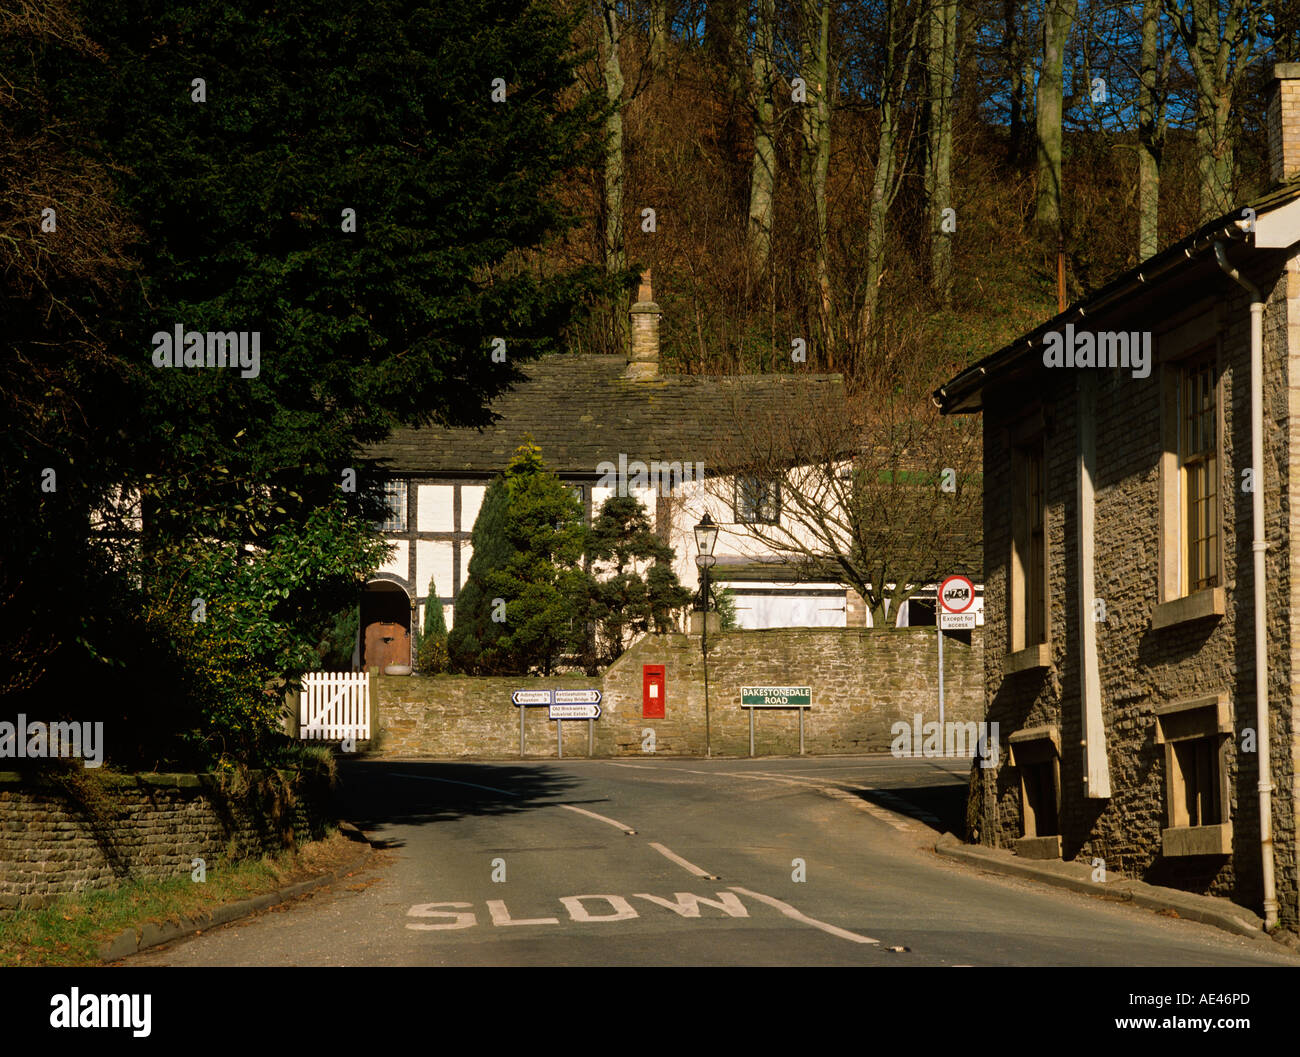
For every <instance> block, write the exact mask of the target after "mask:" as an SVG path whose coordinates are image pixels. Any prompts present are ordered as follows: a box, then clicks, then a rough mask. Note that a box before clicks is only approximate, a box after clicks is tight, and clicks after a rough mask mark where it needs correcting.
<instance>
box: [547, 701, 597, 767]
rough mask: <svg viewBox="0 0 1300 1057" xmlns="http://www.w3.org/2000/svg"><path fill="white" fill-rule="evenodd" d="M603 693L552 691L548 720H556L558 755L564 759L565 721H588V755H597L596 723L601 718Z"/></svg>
mask: <svg viewBox="0 0 1300 1057" xmlns="http://www.w3.org/2000/svg"><path fill="white" fill-rule="evenodd" d="M600 701H601V692H600V691H599V690H554V691H551V700H550V702H549V705H550V709H549V711H548V713H547V718H548V719H553V720H555V747H556V754H557V756H559V757H560V758H561V759H563V758H564V734H563V733H562V731H563V730H564V721H565V720H566V719H585V720H586V721H587V755H588V756H594V755H596V729H595V721H596V720H598V719H599V718H600Z"/></svg>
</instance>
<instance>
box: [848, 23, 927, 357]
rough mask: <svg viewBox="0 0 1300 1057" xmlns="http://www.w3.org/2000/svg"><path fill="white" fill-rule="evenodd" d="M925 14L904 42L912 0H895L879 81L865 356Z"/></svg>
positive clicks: (862, 331)
mask: <svg viewBox="0 0 1300 1057" xmlns="http://www.w3.org/2000/svg"><path fill="white" fill-rule="evenodd" d="M924 13H925V11H924V8H923V7H922V6H921V5H917V6H916V7H915V8H913V9H912V12H911V14H912V18H911V23H912V24H911V27H910V28H909V29H908V39H907V42H906V44H904V43H903V40H902V38H903V32H904V26H903V23H904V20H905V17H906V15H907V4H906V2H905V0H890V6H889V14H888V18H889V28H888V33H887V40H886V44H885V54H886V58H885V65H884V70H883V72H882V74H881V85H880V134H879V136H878V137H877V140H876V146H877V150H876V172H875V175H874V176H873V177H872V180H871V200H870V201H869V202H868V203H867V247H866V262H865V265H864V268H863V288H862V304H861V307H860V308H859V310H858V320H857V338H858V340H857V347H858V350H859V352H860V353H861V354H864V355H869V354H870V353H871V352H872V350H873V349H874V344H875V330H876V309H877V306H878V305H879V303H880V284H881V282H882V281H883V280H884V277H885V249H886V239H885V229H886V223H887V221H888V219H889V210H890V207H891V206H892V205H893V204H894V198H895V196H896V195H897V194H898V188H899V185H900V177H899V175H898V166H897V162H896V154H897V151H898V136H899V116H900V113H901V111H902V100H903V96H904V94H905V93H906V91H907V86H908V81H909V79H910V77H911V73H912V60H913V58H914V57H915V55H916V46H917V38H918V36H919V34H920V29H921V20H922V17H923V15H924Z"/></svg>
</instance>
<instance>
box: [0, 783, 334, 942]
mask: <svg viewBox="0 0 1300 1057" xmlns="http://www.w3.org/2000/svg"><path fill="white" fill-rule="evenodd" d="M281 774H283V775H284V776H285V777H283V778H282V777H280V775H281ZM70 777H71V780H63V779H60V778H54V777H51V775H50V773H49V772H39V773H36V772H33V773H26V772H0V917H4V916H6V915H9V914H11V913H12V912H13V911H14V909H15V908H20V907H22V908H25V907H35V906H42V905H44V904H46V903H48V902H52V901H53V900H54V899H56V898H58V897H59V896H62V895H67V894H69V893H72V892H79V891H82V890H84V889H90V888H108V887H112V886H113V885H114V884H116V883H118V882H119V881H128V880H143V879H155V880H161V879H165V878H169V877H178V876H182V875H189V874H190V873H191V872H192V870H193V867H192V865H191V864H192V860H194V859H196V858H197V859H203V860H204V861H205V862H206V863H207V865H208V866H209V867H211V866H212V864H213V863H214V862H216V861H217V860H218V859H219V858H220V857H222V856H223V855H228V856H229V857H231V858H236V859H242V858H256V857H259V856H261V855H263V854H265V853H266V852H271V851H278V850H280V849H283V848H286V847H291V846H293V844H294V843H296V842H297V841H301V840H307V839H312V838H316V837H320V836H323V834H324V828H325V822H326V821H327V818H328V815H327V810H328V807H329V788H328V784H327V783H326V782H325V780H324V779H323V778H306V777H299V778H298V779H297V780H296V781H293V780H292V779H290V778H289V777H288V772H254V773H253V775H252V786H251V787H250V788H243V789H240V790H237V791H236V790H231V789H230V788H223V787H222V784H221V783H220V782H219V781H218V779H217V777H216V776H215V775H206V774H204V775H195V774H133V775H122V774H114V773H111V772H104V773H100V774H95V773H94V772H93V771H77V772H73V773H72V774H71V776H70ZM286 783H288V786H287V791H286V788H285V785H286Z"/></svg>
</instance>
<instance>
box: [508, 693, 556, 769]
mask: <svg viewBox="0 0 1300 1057" xmlns="http://www.w3.org/2000/svg"><path fill="white" fill-rule="evenodd" d="M552 693H553V691H551V690H516V691H515V692H514V693H512V694H511V695H510V700H511V701H512V702H513V703H514V705H515V707H516V708H517V709H519V758H520V759H521V760H522V759H523V758H524V709H525V708H536V707H537V706H539V705H549V704H550V703H551V702H552V701H553V700H554V698H553V697H552V696H551V695H552Z"/></svg>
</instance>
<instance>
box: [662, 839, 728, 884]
mask: <svg viewBox="0 0 1300 1057" xmlns="http://www.w3.org/2000/svg"><path fill="white" fill-rule="evenodd" d="M650 847H652V848H654V850H655V851H657V852H658V853H659V854H660V855H662V856H663V857H664V858H665V859H671V860H672V861H673V862H675V863H676V864H677V865H678V866H680V867H681V868H682V869H684V870H688V871H690V872H691V873H693V874H694V875H695V876H696V877H703V878H705V879H706V880H709V881H716V880H717V879H718V878H717V876H716V875H715V874H711V873H709V871H708V870H701V869H700V868H699V867H698V866H696V865H695V864H694V863H693V862H687V861H686V860H685V859H683V858H682V857H681V856H680V855H678V854H677V853H676V852H675V851H672V850H670V849H668V848H665V847H664V846H663V845H662V844H656V843H655V842H654V841H651V842H650Z"/></svg>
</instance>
